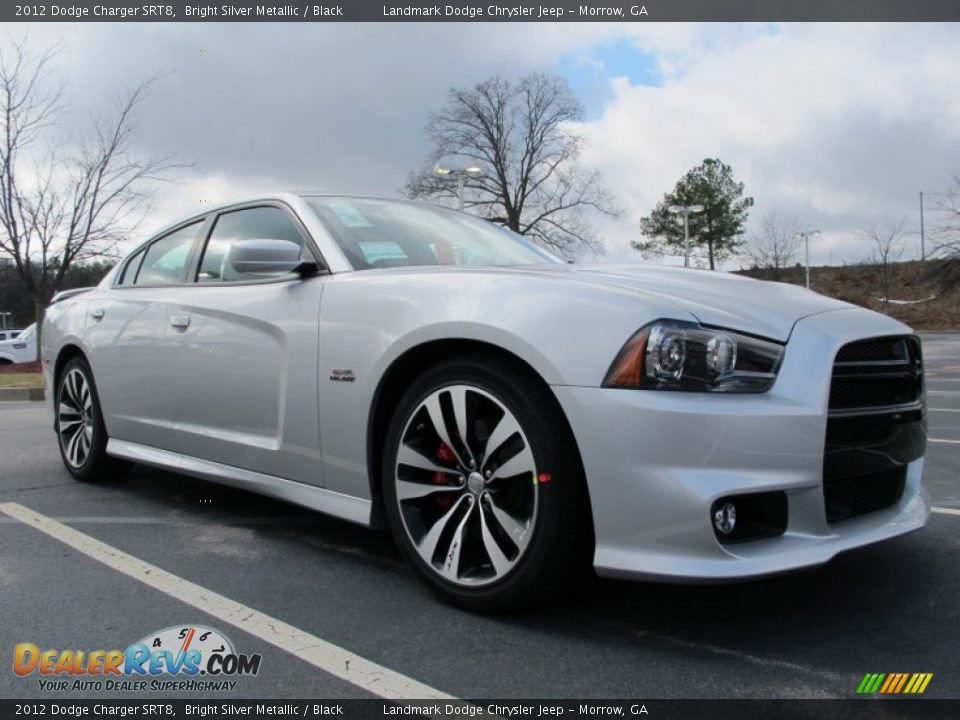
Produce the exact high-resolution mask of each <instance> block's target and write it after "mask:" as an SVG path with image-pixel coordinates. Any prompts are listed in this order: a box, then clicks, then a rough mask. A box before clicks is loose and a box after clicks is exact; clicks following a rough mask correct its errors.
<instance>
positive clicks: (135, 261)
mask: <svg viewBox="0 0 960 720" xmlns="http://www.w3.org/2000/svg"><path fill="white" fill-rule="evenodd" d="M146 252H147V250H146V248H144V249H143V250H141V251H140V252H138V253H137V254H136V255H134V256H133V257H132V258H130V259H129V260H127V265H126V267H124V268H123V275H121V276H120V282H118V283H117V285H133V282H134V280H136V279H137V271H138V270H139V269H140V263H142V262H143V256H144V255H145V254H146Z"/></svg>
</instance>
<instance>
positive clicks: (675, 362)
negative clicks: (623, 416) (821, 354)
mask: <svg viewBox="0 0 960 720" xmlns="http://www.w3.org/2000/svg"><path fill="white" fill-rule="evenodd" d="M782 358H783V345H780V344H779V343H775V342H771V341H769V340H760V339H758V338H753V337H749V336H747V335H740V334H738V333H735V332H731V331H729V330H712V329H709V328H703V327H700V326H699V325H697V324H695V323H689V322H681V321H679V320H658V321H657V322H654V323H651V324H649V325H647V326H645V327H643V328H641V329H640V330H638V331H637V332H636V333H635V334H634V335H633V337H632V338H630V340H628V341H627V344H626V345H624V346H623V349H622V350H621V351H620V354H619V355H617V359H616V360H614V361H613V365H611V366H610V370H609V372H608V373H607V376H606V378H604V381H603V385H604V387H618V388H639V389H643V390H686V391H692V392H697V391H699V392H704V391H708V392H732V393H761V392H766V391H767V390H769V389H770V388H771V387H772V386H773V382H774V380H776V379H777V371H778V370H779V369H780V361H781V359H782Z"/></svg>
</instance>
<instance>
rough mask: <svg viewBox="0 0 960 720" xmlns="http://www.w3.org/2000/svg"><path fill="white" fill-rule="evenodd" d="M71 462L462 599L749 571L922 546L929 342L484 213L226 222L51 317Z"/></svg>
mask: <svg viewBox="0 0 960 720" xmlns="http://www.w3.org/2000/svg"><path fill="white" fill-rule="evenodd" d="M42 338H43V339H42V344H43V348H42V358H43V368H44V372H45V373H46V375H47V386H48V387H50V388H52V389H53V392H51V393H50V396H51V398H52V404H53V412H54V419H55V429H56V433H57V437H58V438H59V443H60V450H61V453H62V455H63V460H64V462H65V464H66V467H67V469H68V470H69V471H70V472H71V473H72V474H73V475H74V476H75V477H77V478H78V479H80V480H98V479H101V478H106V477H110V476H111V475H115V474H116V473H118V472H120V471H122V469H123V468H124V466H125V465H127V464H128V463H129V462H131V461H132V462H137V463H146V464H149V465H154V466H158V467H163V468H169V469H171V470H174V471H176V472H180V473H186V474H190V475H195V476H198V477H202V478H207V479H211V480H214V481H218V482H223V483H227V484H230V485H234V486H238V487H241V488H245V489H249V490H253V491H256V492H261V493H264V494H267V495H272V496H275V497H278V498H283V499H285V500H288V501H290V502H293V503H298V504H300V505H304V506H307V507H309V508H313V509H316V510H319V511H322V512H325V513H330V514H332V515H336V516H339V517H341V518H346V519H347V520H351V521H354V522H357V523H361V524H364V525H372V526H376V525H378V524H380V523H382V522H384V521H385V522H386V524H388V525H389V527H390V530H391V531H392V533H393V536H394V538H395V539H396V542H397V543H398V545H399V546H400V547H401V548H402V550H403V552H404V554H405V555H406V556H407V558H409V560H410V562H411V564H412V565H413V567H414V568H416V570H417V571H418V572H419V574H420V575H421V576H422V577H423V578H424V580H425V581H426V582H427V583H428V584H429V585H430V586H431V587H432V588H433V589H434V590H436V591H438V592H439V593H440V594H441V595H443V596H444V597H446V598H447V599H449V600H452V601H454V602H457V603H459V604H461V605H463V606H466V607H471V608H496V607H502V606H506V605H510V604H514V603H517V602H523V601H525V600H529V599H530V598H532V597H534V596H536V595H537V593H541V592H543V591H544V590H545V589H548V588H551V587H554V586H555V584H556V583H558V582H560V583H562V582H564V581H565V580H568V579H569V578H571V577H573V576H575V575H576V573H577V571H578V570H579V569H580V568H583V567H589V566H590V564H591V563H592V566H593V568H594V569H595V570H596V571H597V572H598V573H599V574H601V575H606V576H620V577H631V578H647V579H660V580H670V581H719V580H726V579H732V578H746V577H753V576H760V575H765V574H769V573H776V572H781V571H786V570H792V569H796V568H802V567H807V566H812V565H817V564H819V563H823V562H826V561H827V560H829V559H830V558H832V557H833V556H834V555H836V554H837V553H838V552H841V551H844V550H848V549H850V548H855V547H858V546H862V545H866V544H868V543H873V542H876V541H879V540H884V539H887V538H890V537H893V536H896V535H901V534H903V533H906V532H909V531H911V530H916V529H918V528H920V527H922V526H923V525H924V523H925V522H926V520H927V517H928V514H929V510H930V501H929V497H928V495H927V494H926V492H925V491H924V489H923V487H922V485H921V470H922V466H923V454H924V450H925V443H926V429H925V428H926V425H925V423H926V418H925V412H926V411H925V404H924V379H923V365H922V356H921V347H920V342H919V339H918V338H917V337H916V336H915V335H914V334H912V333H911V331H910V329H909V328H907V327H905V326H904V325H902V324H900V323H899V322H896V321H895V320H892V319H890V318H888V317H885V316H883V315H879V314H876V313H873V312H870V311H868V310H865V309H862V308H858V307H854V306H851V305H847V304H845V303H842V302H838V301H836V300H832V299H829V298H825V297H822V296H820V295H817V294H814V293H812V292H809V291H807V290H803V289H801V288H797V287H793V286H789V285H783V284H777V283H762V282H757V281H753V280H748V279H745V278H740V277H736V276H732V275H727V274H721V273H710V272H703V271H695V270H682V269H668V268H663V267H644V266H633V265H630V266H617V265H580V264H575V265H571V264H567V263H564V262H562V261H560V260H558V259H557V258H555V257H553V256H552V255H550V254H548V253H546V252H544V251H543V250H541V249H539V248H537V247H535V246H534V245H532V244H530V243H528V242H527V241H526V240H524V239H523V238H521V237H519V236H517V235H515V234H513V233H510V232H509V231H506V230H504V229H502V228H500V227H498V226H496V225H493V224H490V223H487V222H486V221H483V220H479V219H476V218H473V217H470V216H468V215H464V214H461V213H455V212H452V211H448V210H444V209H440V208H434V207H428V206H423V205H418V204H413V203H407V202H400V201H389V200H378V199H370V198H356V197H328V196H312V195H295V194H277V195H270V196H264V197H261V198H257V199H254V200H251V201H247V202H243V203H237V204H233V205H228V206H224V207H221V208H217V209H210V210H208V211H207V212H204V213H203V214H200V215H197V216H195V217H192V218H189V219H188V220H186V221H183V222H180V223H177V224H175V225H172V226H170V227H169V228H168V229H166V230H164V231H163V232H161V233H159V234H158V235H157V236H155V237H154V238H152V239H151V240H149V241H148V242H146V243H144V244H143V245H141V246H140V247H138V248H137V249H136V250H135V251H133V252H132V253H131V254H130V255H129V256H128V257H127V258H126V259H125V260H124V261H123V262H121V263H120V264H119V265H118V266H117V267H116V268H115V269H114V270H113V271H112V272H111V273H110V274H109V275H108V276H107V277H106V278H105V279H104V280H103V282H102V283H101V284H100V285H99V287H97V288H95V289H92V290H91V291H89V292H86V293H82V294H78V295H74V296H72V297H69V298H67V299H64V300H62V301H59V302H57V303H55V304H54V305H53V306H52V307H51V308H50V309H49V310H48V312H47V317H46V320H45V323H44V329H43V333H42Z"/></svg>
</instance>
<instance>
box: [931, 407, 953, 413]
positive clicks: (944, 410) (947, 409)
mask: <svg viewBox="0 0 960 720" xmlns="http://www.w3.org/2000/svg"><path fill="white" fill-rule="evenodd" d="M927 410H929V411H930V412H955V413H960V410H956V409H954V408H927Z"/></svg>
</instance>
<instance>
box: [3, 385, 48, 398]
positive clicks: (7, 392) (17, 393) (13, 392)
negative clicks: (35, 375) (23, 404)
mask: <svg viewBox="0 0 960 720" xmlns="http://www.w3.org/2000/svg"><path fill="white" fill-rule="evenodd" d="M43 399H44V392H43V388H42V387H31V388H0V402H5V401H6V402H13V401H17V400H19V401H23V400H43Z"/></svg>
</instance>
